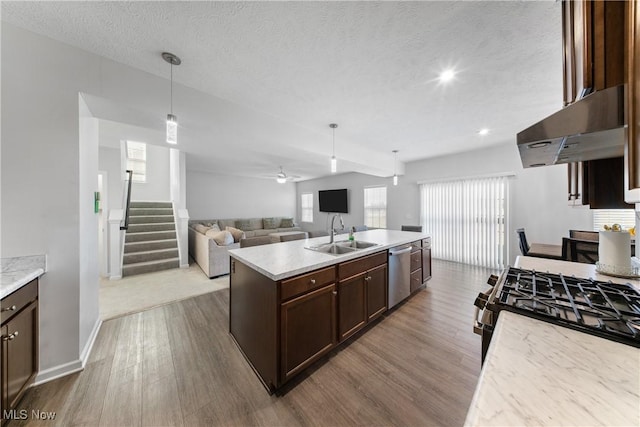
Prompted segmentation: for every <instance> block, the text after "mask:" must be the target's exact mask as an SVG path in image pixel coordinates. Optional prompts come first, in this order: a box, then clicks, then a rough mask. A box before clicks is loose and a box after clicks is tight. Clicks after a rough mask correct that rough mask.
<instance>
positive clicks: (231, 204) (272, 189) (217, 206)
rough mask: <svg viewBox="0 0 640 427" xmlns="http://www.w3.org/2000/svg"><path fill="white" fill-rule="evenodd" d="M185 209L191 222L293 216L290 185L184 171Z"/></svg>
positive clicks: (294, 199)
mask: <svg viewBox="0 0 640 427" xmlns="http://www.w3.org/2000/svg"><path fill="white" fill-rule="evenodd" d="M186 178H187V186H186V187H187V188H186V191H187V209H188V210H189V216H190V217H191V218H192V219H223V218H259V217H270V216H291V217H294V216H295V213H296V188H295V185H294V184H293V183H285V184H278V183H277V182H276V180H275V179H253V178H242V177H236V176H224V175H214V174H210V173H207V172H194V171H187V173H186Z"/></svg>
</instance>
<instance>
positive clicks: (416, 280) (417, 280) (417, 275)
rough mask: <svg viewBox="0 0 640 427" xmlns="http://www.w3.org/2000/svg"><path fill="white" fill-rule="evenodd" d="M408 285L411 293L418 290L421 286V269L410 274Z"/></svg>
mask: <svg viewBox="0 0 640 427" xmlns="http://www.w3.org/2000/svg"><path fill="white" fill-rule="evenodd" d="M409 283H410V284H411V285H410V288H409V290H410V291H411V293H413V292H415V291H416V290H418V289H419V288H420V286H422V269H421V268H419V269H417V270H416V271H414V272H413V273H411V279H410V281H409Z"/></svg>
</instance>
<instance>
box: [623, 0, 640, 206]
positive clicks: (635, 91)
mask: <svg viewBox="0 0 640 427" xmlns="http://www.w3.org/2000/svg"><path fill="white" fill-rule="evenodd" d="M626 7H627V9H626V15H627V22H626V25H625V30H626V31H627V34H626V36H625V41H626V45H625V50H626V55H627V62H626V63H627V104H626V114H627V117H626V123H627V135H626V136H627V140H626V150H625V164H624V166H625V186H624V189H625V199H626V201H628V202H640V78H639V77H640V7H638V2H637V1H629V2H626Z"/></svg>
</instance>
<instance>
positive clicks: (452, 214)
mask: <svg viewBox="0 0 640 427" xmlns="http://www.w3.org/2000/svg"><path fill="white" fill-rule="evenodd" d="M508 185H509V182H508V177H507V176H497V177H488V178H476V179H461V180H456V181H447V182H436V183H427V184H422V185H421V186H420V199H421V203H420V205H421V213H420V215H421V225H422V226H423V229H424V230H425V231H426V232H427V233H430V234H431V236H432V239H431V250H432V254H433V257H434V258H439V259H445V260H450V261H456V262H461V263H465V264H471V265H479V266H484V267H491V268H504V266H505V260H506V257H507V244H508V236H507V235H506V233H505V230H506V225H507V219H508V218H507V213H508V203H507V197H508Z"/></svg>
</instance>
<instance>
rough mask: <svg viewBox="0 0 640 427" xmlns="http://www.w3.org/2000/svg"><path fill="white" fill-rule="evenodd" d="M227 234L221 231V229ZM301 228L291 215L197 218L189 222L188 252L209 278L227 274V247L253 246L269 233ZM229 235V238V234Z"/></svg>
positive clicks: (264, 239)
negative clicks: (242, 242)
mask: <svg viewBox="0 0 640 427" xmlns="http://www.w3.org/2000/svg"><path fill="white" fill-rule="evenodd" d="M225 231H226V232H227V233H224V232H225ZM285 231H301V228H300V227H298V225H297V224H295V222H294V220H293V218H291V217H268V218H229V219H199V220H190V221H189V255H190V256H191V257H192V258H193V259H194V260H195V262H196V263H197V264H198V265H199V266H200V268H201V269H202V271H203V272H204V274H206V275H207V276H208V277H209V278H213V277H217V276H222V275H225V274H229V252H228V251H229V249H237V248H240V247H241V244H240V242H241V241H242V240H245V239H246V241H245V242H244V244H243V245H242V247H247V246H253V245H252V243H253V239H255V243H259V242H262V241H266V238H268V237H269V234H271V233H280V232H285ZM229 234H230V235H231V237H229Z"/></svg>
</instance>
